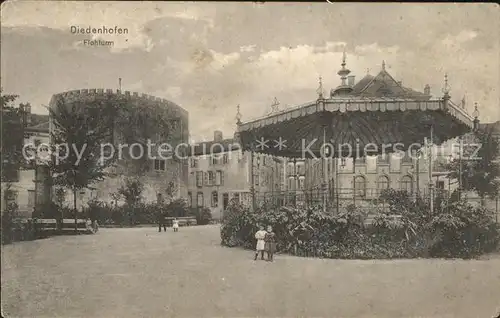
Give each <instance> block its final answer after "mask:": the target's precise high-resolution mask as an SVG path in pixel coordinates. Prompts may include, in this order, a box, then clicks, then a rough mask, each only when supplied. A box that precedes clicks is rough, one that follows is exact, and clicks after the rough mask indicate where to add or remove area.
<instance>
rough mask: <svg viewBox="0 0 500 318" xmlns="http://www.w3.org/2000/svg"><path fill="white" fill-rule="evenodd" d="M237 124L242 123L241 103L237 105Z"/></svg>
mask: <svg viewBox="0 0 500 318" xmlns="http://www.w3.org/2000/svg"><path fill="white" fill-rule="evenodd" d="M236 124H237V125H239V124H241V113H240V105H239V104H238V106H236Z"/></svg>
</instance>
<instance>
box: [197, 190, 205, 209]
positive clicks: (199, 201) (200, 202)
mask: <svg viewBox="0 0 500 318" xmlns="http://www.w3.org/2000/svg"><path fill="white" fill-rule="evenodd" d="M196 199H197V201H198V202H197V203H198V207H200V208H201V207H203V206H204V202H203V192H198V193H197V196H196Z"/></svg>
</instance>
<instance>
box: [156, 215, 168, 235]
mask: <svg viewBox="0 0 500 318" xmlns="http://www.w3.org/2000/svg"><path fill="white" fill-rule="evenodd" d="M162 226H163V231H164V232H167V224H165V216H164V215H163V213H162V212H161V211H159V212H158V232H161V227H162Z"/></svg>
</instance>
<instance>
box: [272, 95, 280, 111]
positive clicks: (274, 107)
mask: <svg viewBox="0 0 500 318" xmlns="http://www.w3.org/2000/svg"><path fill="white" fill-rule="evenodd" d="M279 104H280V102H278V99H277V98H276V97H274V101H273V103H272V104H271V114H272V113H277V112H279V107H278V106H279Z"/></svg>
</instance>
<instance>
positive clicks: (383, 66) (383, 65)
mask: <svg viewBox="0 0 500 318" xmlns="http://www.w3.org/2000/svg"><path fill="white" fill-rule="evenodd" d="M382 70H384V71H385V60H382Z"/></svg>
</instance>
